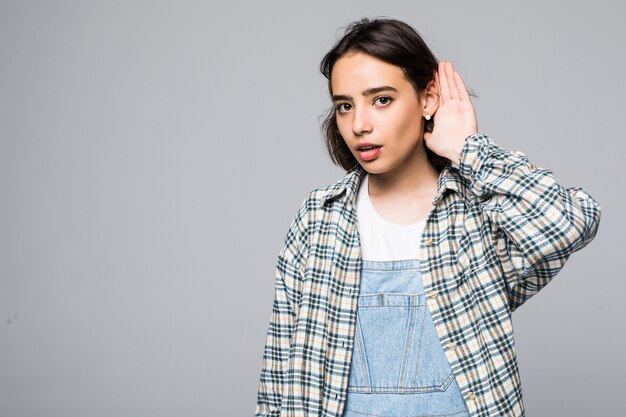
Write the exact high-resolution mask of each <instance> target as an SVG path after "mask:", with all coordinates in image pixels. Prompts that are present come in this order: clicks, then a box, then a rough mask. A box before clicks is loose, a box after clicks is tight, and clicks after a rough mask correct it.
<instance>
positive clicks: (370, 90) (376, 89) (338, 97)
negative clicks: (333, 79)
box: [333, 85, 398, 101]
mask: <svg viewBox="0 0 626 417" xmlns="http://www.w3.org/2000/svg"><path fill="white" fill-rule="evenodd" d="M381 91H395V92H396V93H397V92H398V90H396V89H395V88H394V87H392V86H390V85H383V86H381V87H372V88H368V89H367V90H365V91H363V92H362V93H361V94H363V96H365V97H367V96H371V95H372V94H376V93H380V92H381ZM338 100H348V101H352V96H348V95H345V94H338V95H333V101H338Z"/></svg>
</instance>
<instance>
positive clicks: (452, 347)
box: [448, 342, 456, 350]
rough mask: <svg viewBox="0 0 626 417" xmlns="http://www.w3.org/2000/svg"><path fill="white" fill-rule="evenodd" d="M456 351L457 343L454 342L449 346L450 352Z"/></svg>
mask: <svg viewBox="0 0 626 417" xmlns="http://www.w3.org/2000/svg"><path fill="white" fill-rule="evenodd" d="M454 349H456V342H452V343H450V344H449V345H448V350H454Z"/></svg>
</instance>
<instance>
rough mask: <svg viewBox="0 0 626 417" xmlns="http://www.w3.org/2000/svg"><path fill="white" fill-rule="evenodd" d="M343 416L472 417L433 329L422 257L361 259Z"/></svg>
mask: <svg viewBox="0 0 626 417" xmlns="http://www.w3.org/2000/svg"><path fill="white" fill-rule="evenodd" d="M361 262H362V275H361V287H360V293H359V298H358V309H357V321H356V329H355V336H354V350H353V354H352V362H351V366H350V377H349V383H348V395H347V399H346V404H345V409H344V413H343V416H344V417H367V416H377V417H378V416H381V417H418V416H437V417H445V416H454V417H469V412H468V409H467V406H466V404H465V400H464V398H463V395H462V394H461V390H460V389H459V386H458V385H457V382H456V380H455V378H454V375H453V373H452V368H451V367H450V364H449V363H448V360H447V359H446V357H445V354H444V352H443V349H442V347H441V344H440V342H439V338H438V336H437V334H436V332H435V326H434V323H433V321H432V318H431V315H430V312H429V310H428V306H427V305H426V299H425V296H424V290H423V287H422V279H421V273H420V269H419V259H402V260H394V261H372V260H362V261H361Z"/></svg>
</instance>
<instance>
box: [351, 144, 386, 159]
mask: <svg viewBox="0 0 626 417" xmlns="http://www.w3.org/2000/svg"><path fill="white" fill-rule="evenodd" d="M381 149H382V146H379V147H376V148H373V149H364V150H359V151H357V153H358V154H359V157H360V158H361V159H362V160H364V161H370V160H372V159H374V158H376V157H377V156H378V154H379V153H380V150H381Z"/></svg>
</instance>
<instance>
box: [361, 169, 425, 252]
mask: <svg viewBox="0 0 626 417" xmlns="http://www.w3.org/2000/svg"><path fill="white" fill-rule="evenodd" d="M368 182H369V174H368V173H366V174H365V176H364V178H363V180H362V181H361V184H360V187H359V191H358V193H357V218H358V222H357V223H358V228H359V235H360V239H361V258H362V259H364V260H371V261H395V260H400V259H417V258H418V251H419V245H420V241H421V238H422V231H423V230H424V225H425V224H426V219H422V220H421V221H419V222H418V223H414V224H408V225H404V224H396V223H391V222H389V221H387V220H385V219H383V218H382V217H381V216H380V215H379V214H378V212H377V211H376V209H375V208H374V206H373V205H372V201H371V200H370V196H369V191H368Z"/></svg>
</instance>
